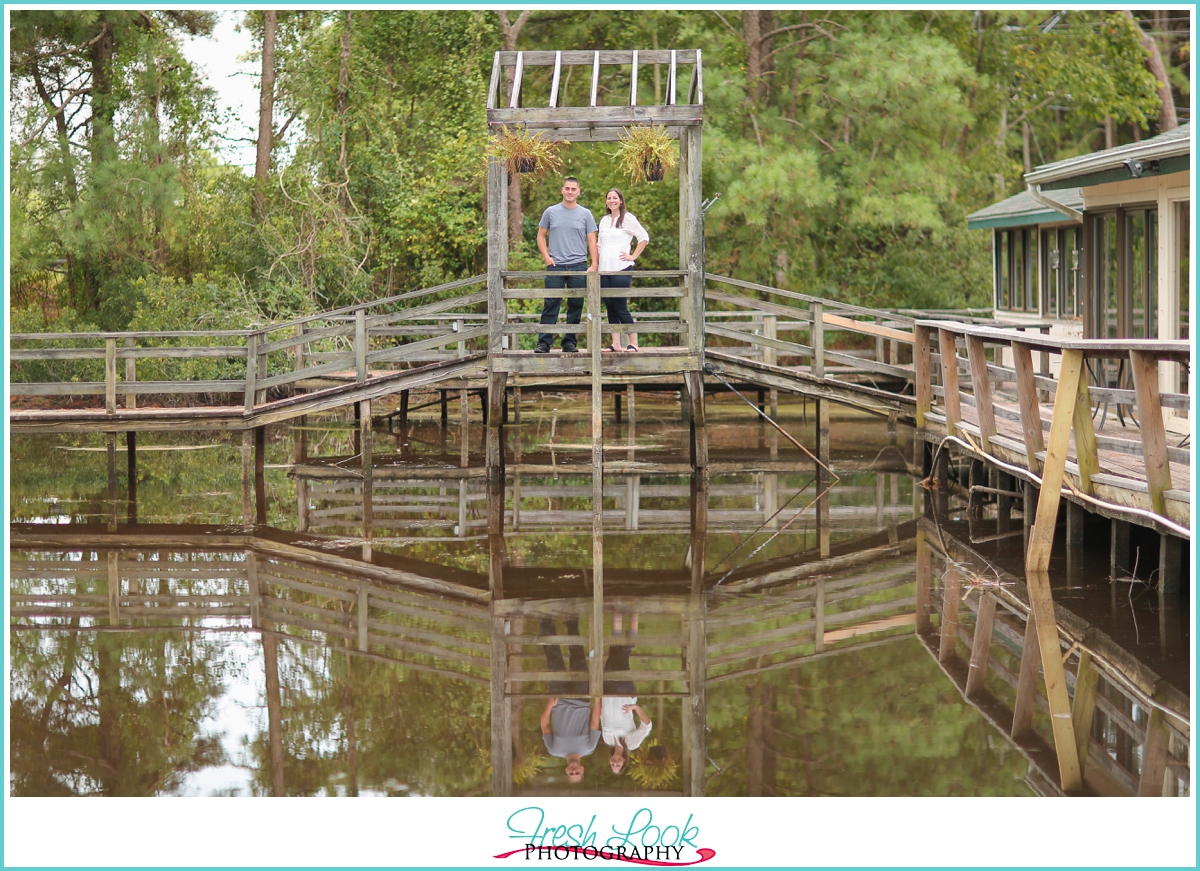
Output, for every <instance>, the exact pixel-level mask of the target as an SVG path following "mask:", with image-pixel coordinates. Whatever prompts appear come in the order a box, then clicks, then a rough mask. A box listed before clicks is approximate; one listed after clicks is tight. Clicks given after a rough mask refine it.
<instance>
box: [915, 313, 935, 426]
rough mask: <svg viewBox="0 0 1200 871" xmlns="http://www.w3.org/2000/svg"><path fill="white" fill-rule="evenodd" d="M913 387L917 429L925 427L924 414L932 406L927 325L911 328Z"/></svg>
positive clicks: (931, 357) (931, 356)
mask: <svg viewBox="0 0 1200 871" xmlns="http://www.w3.org/2000/svg"><path fill="white" fill-rule="evenodd" d="M913 335H914V344H913V379H914V383H913V387H914V389H915V390H916V394H917V429H920V430H924V429H925V415H926V414H928V413H929V410H930V409H931V408H932V407H933V365H932V364H933V355H932V354H931V353H930V350H929V336H930V329H929V327H916V328H915V329H914V330H913Z"/></svg>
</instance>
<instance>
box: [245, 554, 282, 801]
mask: <svg viewBox="0 0 1200 871" xmlns="http://www.w3.org/2000/svg"><path fill="white" fill-rule="evenodd" d="M250 556H253V554H251V555H250ZM262 646H263V670H264V671H265V672H266V684H267V743H268V744H269V745H270V748H271V795H274V796H283V795H287V788H286V787H285V785H284V780H283V702H282V700H281V693H280V686H279V642H278V641H277V640H276V638H275V635H274V634H273V633H269V632H264V633H263V634H262Z"/></svg>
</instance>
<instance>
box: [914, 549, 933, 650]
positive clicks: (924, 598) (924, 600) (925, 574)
mask: <svg viewBox="0 0 1200 871" xmlns="http://www.w3.org/2000/svg"><path fill="white" fill-rule="evenodd" d="M931 563H932V559H931V554H930V550H929V542H927V541H926V540H925V530H924V529H918V530H917V632H918V634H921V635H924V634H926V633H928V632H929V630H930V623H929V614H930V588H931V587H932V585H933V568H932V564H931Z"/></svg>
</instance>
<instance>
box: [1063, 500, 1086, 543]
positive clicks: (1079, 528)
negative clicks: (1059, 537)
mask: <svg viewBox="0 0 1200 871" xmlns="http://www.w3.org/2000/svg"><path fill="white" fill-rule="evenodd" d="M1086 519H1087V512H1086V511H1085V510H1084V509H1083V506H1082V505H1079V504H1077V503H1075V502H1070V501H1068V502H1067V548H1068V549H1069V550H1078V549H1079V548H1081V547H1083V527H1084V521H1085V520H1086Z"/></svg>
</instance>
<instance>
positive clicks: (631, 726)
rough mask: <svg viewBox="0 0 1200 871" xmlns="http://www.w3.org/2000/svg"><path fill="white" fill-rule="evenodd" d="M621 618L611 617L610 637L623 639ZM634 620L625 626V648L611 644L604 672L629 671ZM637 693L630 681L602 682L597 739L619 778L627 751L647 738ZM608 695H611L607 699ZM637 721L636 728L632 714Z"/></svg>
mask: <svg viewBox="0 0 1200 871" xmlns="http://www.w3.org/2000/svg"><path fill="white" fill-rule="evenodd" d="M621 623H622V615H621V614H615V615H614V616H613V635H617V636H620V635H623V634H624V633H623V632H622V631H621ZM637 628H638V616H637V614H634V615H633V617H632V619H631V620H630V623H629V638H628V639H627V640H628V641H629V642H630V643H629V644H614V645H612V646H610V647H609V649H608V661H607V662H606V663H605V664H604V670H605V671H629V654H630V653H631V652H632V651H633V644H632V642H633V640H634V639H635V638H636V637H637ZM636 692H637V689H636V688H635V687H634V685H633V681H631V680H606V681H605V682H604V697H603V698H601V699H600V737H601V738H602V739H603V741H604V743H605V744H608V745H609V746H610V747H611V748H612V751H611V753H610V755H609V758H608V764H609V767H610V768H611V769H612V773H613V774H621V773H622V772H623V771H624V770H625V767H626V765H628V763H629V751H630V750H636V749H637V748H638V747H640V746H641V744H642V742H643V741H644V740H646V736H647V735H649V734H650V728H651V726H652V724H651V722H650V718H649V717H647V716H646V712H645V711H643V710H642V708H641V706H640V705H638V703H637V696H635V695H634V693H636ZM610 693H612V694H613V695H609V694H610ZM635 713H636V714H637V715H638V717H640V718H641V721H642V722H641V725H640V726H639V725H637V723H636V721H635V720H634V718H633V715H634V714H635Z"/></svg>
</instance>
